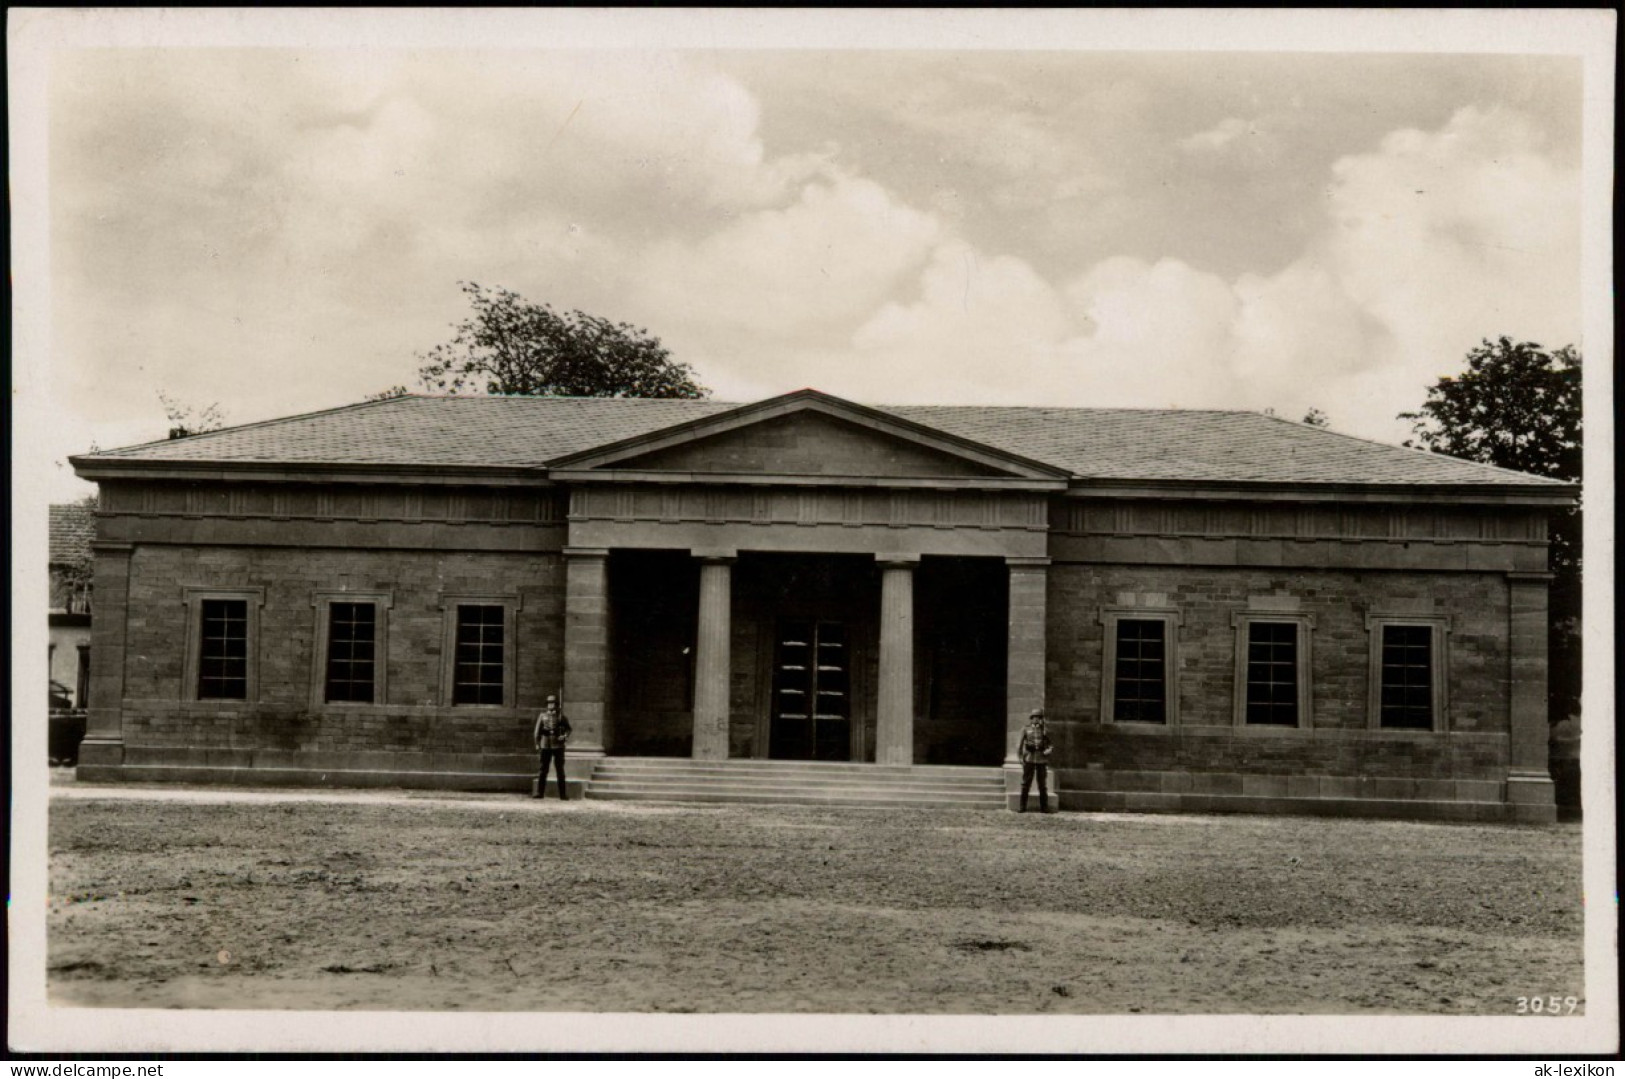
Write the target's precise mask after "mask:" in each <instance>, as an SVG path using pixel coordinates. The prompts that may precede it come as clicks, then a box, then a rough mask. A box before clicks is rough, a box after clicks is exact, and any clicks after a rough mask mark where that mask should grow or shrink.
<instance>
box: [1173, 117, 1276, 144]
mask: <svg viewBox="0 0 1625 1079" xmlns="http://www.w3.org/2000/svg"><path fill="white" fill-rule="evenodd" d="M1256 133H1257V132H1256V131H1254V129H1253V125H1252V123H1251V122H1250V121H1247V120H1241V119H1238V118H1237V117H1234V116H1228V117H1226V118H1225V119H1223V120H1220V121H1219V122H1218V123H1217V124H1215V125H1214V126H1213V127H1210V128H1208V129H1207V130H1206V131H1198V132H1197V133H1196V134H1194V135H1191V136H1190V137H1188V138H1184V139H1181V140H1180V141H1179V148H1180V149H1181V150H1185V151H1187V152H1190V153H1202V152H1204V151H1206V152H1212V151H1215V150H1222V149H1224V148H1225V147H1226V146H1228V145H1230V144H1231V143H1232V142H1234V141H1236V140H1237V139H1239V138H1240V137H1241V136H1243V135H1247V134H1256Z"/></svg>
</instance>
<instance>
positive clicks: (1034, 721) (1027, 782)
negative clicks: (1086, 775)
mask: <svg viewBox="0 0 1625 1079" xmlns="http://www.w3.org/2000/svg"><path fill="white" fill-rule="evenodd" d="M1052 748H1054V743H1052V742H1051V741H1050V737H1049V731H1048V730H1046V729H1045V728H1044V710H1043V709H1042V708H1034V709H1033V710H1032V711H1031V712H1029V713H1028V714H1027V728H1026V729H1025V730H1023V731H1022V732H1021V750H1020V752H1021V809H1020V810H1018V812H1021V813H1025V812H1027V792H1028V791H1029V790H1031V789H1032V785H1033V776H1034V775H1037V776H1038V809H1039V812H1041V813H1048V812H1049V753H1050V750H1051V749H1052Z"/></svg>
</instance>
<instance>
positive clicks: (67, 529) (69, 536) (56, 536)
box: [50, 502, 96, 565]
mask: <svg viewBox="0 0 1625 1079" xmlns="http://www.w3.org/2000/svg"><path fill="white" fill-rule="evenodd" d="M95 538H96V518H94V517H93V516H91V512H90V507H88V506H86V505H84V504H83V503H81V502H68V503H59V504H56V505H53V506H52V507H51V541H50V543H51V545H50V560H51V563H52V564H53V565H55V564H58V563H63V562H76V561H78V560H79V559H81V558H83V557H85V556H86V555H88V554H89V553H90V541H91V540H93V539H95Z"/></svg>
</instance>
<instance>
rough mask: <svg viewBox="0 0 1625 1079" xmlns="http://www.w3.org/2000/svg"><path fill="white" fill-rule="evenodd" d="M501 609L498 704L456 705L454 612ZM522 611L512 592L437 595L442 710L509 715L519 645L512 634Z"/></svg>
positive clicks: (515, 680) (455, 617) (513, 702)
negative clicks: (438, 601) (439, 617)
mask: <svg viewBox="0 0 1625 1079" xmlns="http://www.w3.org/2000/svg"><path fill="white" fill-rule="evenodd" d="M459 607H501V608H502V703H501V704H456V703H454V698H455V697H456V695H457V608H459ZM523 609H524V600H523V599H522V598H521V597H520V596H518V595H515V594H514V593H512V592H507V593H489V592H485V593H481V592H442V593H441V594H440V611H441V638H440V693H439V701H440V707H442V708H455V709H457V710H458V711H462V710H463V709H476V710H477V709H484V710H485V711H491V712H494V711H502V710H508V711H511V710H513V709H514V708H515V707H517V704H516V701H517V693H516V690H517V686H518V673H519V672H518V656H519V641H518V639H517V634H516V632H515V630H516V629H517V626H518V621H519V619H518V614H519V612H520V611H521V610H523Z"/></svg>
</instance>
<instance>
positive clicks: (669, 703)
mask: <svg viewBox="0 0 1625 1079" xmlns="http://www.w3.org/2000/svg"><path fill="white" fill-rule="evenodd" d="M609 595H610V643H611V647H612V650H613V655H612V657H611V660H610V677H611V679H612V680H613V681H612V685H613V696H612V707H611V711H610V717H611V721H610V725H609V744H608V745H607V746H606V747H605V748H606V749H607V750H608V751H609V752H610V753H616V754H622V755H625V756H637V757H687V756H690V755H691V754H692V753H693V749H694V633H695V629H696V625H697V618H698V611H699V596H700V574H699V563H698V562H697V561H695V560H694V559H693V558H691V557H690V556H689V553H688V552H687V551H616V552H614V553H613V554H612V555H611V556H610V560H609Z"/></svg>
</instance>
